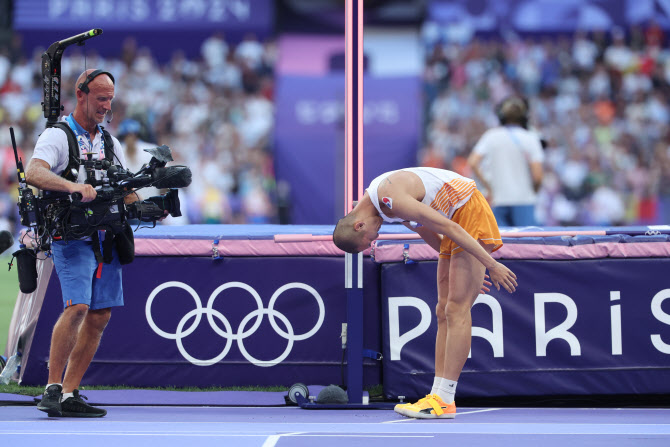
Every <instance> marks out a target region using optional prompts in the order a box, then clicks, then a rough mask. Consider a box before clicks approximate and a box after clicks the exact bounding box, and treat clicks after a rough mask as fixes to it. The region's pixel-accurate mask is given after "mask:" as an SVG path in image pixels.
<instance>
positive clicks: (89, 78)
mask: <svg viewBox="0 0 670 447" xmlns="http://www.w3.org/2000/svg"><path fill="white" fill-rule="evenodd" d="M101 74H106V75H107V76H109V78H110V79H111V80H112V84H114V83H115V82H114V76H112V74H111V73H110V72H108V71H104V70H93V71H92V72H90V73H89V74H88V75H87V76H86V79H85V80H84V82H82V83H81V84H79V85H78V86H77V87H78V88H79V90H81V91H82V92H84V93H88V92H89V91H90V90H89V88H88V84H89V83H90V82H91V81H92V80H93V79H95V78H96V77H98V76H100V75H101Z"/></svg>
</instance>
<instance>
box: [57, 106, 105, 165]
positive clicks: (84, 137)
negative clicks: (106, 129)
mask: <svg viewBox="0 0 670 447" xmlns="http://www.w3.org/2000/svg"><path fill="white" fill-rule="evenodd" d="M65 121H67V124H68V125H69V126H70V129H72V131H73V132H74V134H75V136H76V137H77V143H79V150H80V151H81V152H93V140H92V139H91V135H90V134H89V133H88V132H87V131H85V130H84V129H83V128H82V127H81V126H80V125H79V123H78V122H76V121H75V120H74V118H73V117H72V114H71V113H70V114H69V115H68V116H67V118H65ZM96 128H97V124H96ZM98 132H100V153H99V154H98V160H102V159H103V158H105V139H104V138H102V131H101V130H100V128H98Z"/></svg>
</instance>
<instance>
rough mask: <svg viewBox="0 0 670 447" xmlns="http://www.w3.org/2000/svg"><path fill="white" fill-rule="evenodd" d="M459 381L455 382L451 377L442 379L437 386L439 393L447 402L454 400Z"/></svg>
mask: <svg viewBox="0 0 670 447" xmlns="http://www.w3.org/2000/svg"><path fill="white" fill-rule="evenodd" d="M457 384H458V382H454V381H453V380H449V379H442V381H441V382H440V385H439V386H438V387H437V393H435V394H437V395H438V396H440V398H441V399H442V400H443V401H444V403H445V404H450V403H452V402H453V401H454V395H455V394H456V385H457Z"/></svg>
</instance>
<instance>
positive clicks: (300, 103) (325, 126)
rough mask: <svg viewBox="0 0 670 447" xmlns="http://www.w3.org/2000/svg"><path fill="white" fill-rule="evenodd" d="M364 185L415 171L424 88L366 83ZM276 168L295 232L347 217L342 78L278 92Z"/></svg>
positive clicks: (304, 80)
mask: <svg viewBox="0 0 670 447" xmlns="http://www.w3.org/2000/svg"><path fill="white" fill-rule="evenodd" d="M364 82H365V101H364V106H363V108H364V111H363V114H364V130H363V138H364V140H363V144H364V147H365V150H364V157H365V158H364V161H363V166H364V182H365V184H366V185H367V184H369V182H370V181H372V179H373V178H375V177H376V176H377V175H379V174H381V173H383V172H386V171H390V170H394V169H400V168H403V167H407V166H413V165H414V164H415V163H416V153H417V149H418V144H419V139H420V133H419V132H420V131H419V126H420V120H421V114H420V108H418V107H416V104H418V103H420V85H421V84H420V80H419V79H418V78H417V77H403V78H366V79H365V80H364ZM276 101H277V111H278V112H277V115H276V116H277V123H276V130H275V165H276V171H275V174H276V176H277V181H278V182H286V183H288V185H290V187H291V201H292V206H291V211H292V223H293V224H298V225H300V224H317V225H332V224H334V223H335V222H337V220H338V219H339V218H340V217H342V214H343V211H342V210H343V209H344V202H343V200H344V183H343V182H344V166H343V163H344V161H343V160H344V144H345V141H344V78H343V77H342V74H341V73H335V74H332V75H329V76H326V77H305V76H282V77H281V78H280V79H279V80H278V85H277V96H276Z"/></svg>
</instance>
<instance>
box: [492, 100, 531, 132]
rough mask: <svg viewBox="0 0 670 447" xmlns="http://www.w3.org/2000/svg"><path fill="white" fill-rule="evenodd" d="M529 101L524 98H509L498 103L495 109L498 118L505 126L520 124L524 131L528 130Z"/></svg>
mask: <svg viewBox="0 0 670 447" xmlns="http://www.w3.org/2000/svg"><path fill="white" fill-rule="evenodd" d="M529 109H530V107H529V105H528V100H527V99H526V98H524V97H522V96H508V97H507V98H505V99H503V100H502V101H500V103H498V105H497V106H496V108H495V112H496V116H497V117H498V119H499V120H500V124H502V125H503V126H504V125H506V124H518V125H520V126H521V127H523V128H524V129H527V128H528V112H529Z"/></svg>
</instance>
